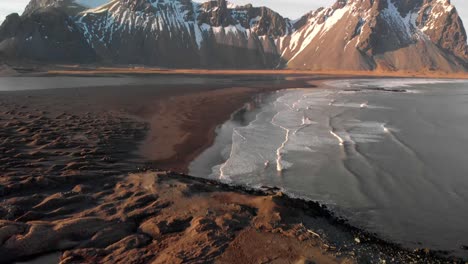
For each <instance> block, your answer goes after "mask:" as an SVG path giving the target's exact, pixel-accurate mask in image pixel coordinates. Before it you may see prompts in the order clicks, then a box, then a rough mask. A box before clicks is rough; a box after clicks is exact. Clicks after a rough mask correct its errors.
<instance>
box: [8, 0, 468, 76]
mask: <svg viewBox="0 0 468 264" xmlns="http://www.w3.org/2000/svg"><path fill="white" fill-rule="evenodd" d="M49 12H51V14H52V17H56V20H57V21H56V22H55V23H59V22H58V21H61V20H63V21H65V23H64V22H62V24H61V25H60V26H54V25H55V24H54V23H52V24H44V25H42V26H41V30H43V31H46V32H48V31H49V30H50V31H53V32H55V35H58V36H66V38H65V39H66V40H69V39H73V40H74V42H76V43H77V45H78V44H79V45H80V47H79V48H78V47H72V46H69V45H68V44H61V45H58V47H57V48H55V47H53V46H51V50H54V49H57V52H55V53H56V54H60V56H59V55H56V56H55V57H54V56H52V55H54V52H49V51H48V50H47V52H46V51H45V50H42V49H39V50H38V48H33V49H29V48H28V49H27V50H28V52H26V53H24V52H23V53H21V52H19V53H18V52H17V50H25V49H24V48H22V47H23V46H24V45H23V42H24V41H23V39H22V37H24V36H23V35H25V34H26V35H27V34H29V32H28V33H21V32H23V31H24V30H23V29H22V28H19V27H18V26H15V25H16V24H18V23H19V22H18V21H20V20H21V21H23V22H22V23H26V22H24V21H29V20H32V19H33V18H34V17H36V19H37V17H38V14H41V13H42V14H45V13H49ZM59 14H60V15H59ZM65 14H66V15H67V16H68V17H66V15H65ZM65 24H66V25H69V26H70V28H73V32H71V31H70V30H69V27H68V26H67V27H64V26H63V25H65ZM69 31H70V32H69ZM0 32H9V34H5V33H4V34H0V51H2V50H3V53H4V54H6V53H9V54H14V55H13V56H12V57H19V58H27V59H33V60H40V61H46V62H47V61H55V60H58V59H59V58H60V59H63V60H69V62H80V61H79V60H82V59H83V58H86V59H89V58H93V56H90V55H89V50H90V49H91V50H92V52H93V53H95V59H94V61H95V62H100V63H108V64H143V65H154V66H163V67H173V68H243V69H244V68H278V67H287V68H291V69H308V70H381V71H397V70H399V71H444V72H455V71H466V69H467V67H468V63H467V62H468V48H467V37H466V32H465V29H464V27H463V24H462V21H461V19H460V17H459V15H458V13H457V11H456V8H455V7H454V6H453V5H452V4H451V3H450V1H449V0H414V1H409V0H347V1H345V0H338V1H336V2H335V4H334V5H333V6H331V7H329V8H320V9H318V10H316V11H313V12H310V13H308V14H306V15H305V16H303V17H302V18H300V19H299V20H297V21H294V22H293V21H290V20H289V19H287V18H284V17H282V16H281V15H279V14H278V13H276V12H274V11H273V10H271V9H269V8H266V7H253V6H252V5H245V6H236V5H233V4H230V3H228V2H227V1H226V0H215V1H208V2H205V3H201V4H198V3H195V2H192V1H191V0H158V1H154V0H95V1H82V0H32V1H31V3H30V4H29V5H28V7H27V8H26V11H25V13H24V14H23V16H22V17H21V18H19V17H18V16H16V18H10V19H9V20H8V21H7V22H5V25H3V26H2V28H1V29H0ZM12 32H14V33H12ZM59 32H60V33H59ZM5 36H7V37H5ZM27 38H28V36H26V39H27ZM65 39H61V40H60V41H55V42H54V43H63V42H64V41H65ZM83 40H84V41H83ZM37 45H38V47H40V45H39V44H37ZM86 45H87V46H89V47H87V48H83V47H85V46H86ZM49 46H50V45H49ZM5 47H7V48H5ZM63 48H65V49H67V50H73V52H72V53H76V54H81V52H84V54H85V56H74V55H73V56H70V57H69V58H64V55H63V54H62V50H63ZM12 49H13V50H14V51H15V53H11V50H12ZM50 56H52V57H50Z"/></svg>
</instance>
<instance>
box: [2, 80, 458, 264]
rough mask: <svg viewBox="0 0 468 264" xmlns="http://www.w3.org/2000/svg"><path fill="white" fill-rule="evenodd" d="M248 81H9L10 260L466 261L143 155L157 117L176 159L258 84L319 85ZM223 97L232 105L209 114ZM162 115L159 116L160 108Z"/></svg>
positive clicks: (5, 109) (6, 198)
mask: <svg viewBox="0 0 468 264" xmlns="http://www.w3.org/2000/svg"><path fill="white" fill-rule="evenodd" d="M236 81H237V80H236ZM241 81H242V86H240V87H238V86H236V87H237V88H236V87H232V83H231V82H226V83H224V82H223V83H218V82H208V83H205V84H202V85H197V86H193V85H192V86H190V85H188V86H190V87H183V86H181V85H175V86H167V85H162V86H158V85H157V84H155V85H153V86H138V85H136V86H125V87H105V88H100V89H94V88H92V87H91V88H80V89H55V90H36V91H21V92H6V93H0V137H1V139H2V141H1V142H0V160H1V161H2V164H0V165H1V166H0V172H1V173H2V177H1V178H0V185H1V188H0V197H1V198H2V199H1V200H0V241H2V243H1V244H0V255H2V256H4V258H2V259H0V263H8V262H10V261H17V260H29V259H31V258H34V257H36V256H43V255H47V254H49V253H51V252H60V259H61V263H62V264H67V263H76V262H93V263H96V262H102V263H105V262H107V263H112V262H113V261H117V260H118V261H121V262H126V263H133V262H134V261H135V260H139V261H143V262H145V261H146V262H153V263H173V262H184V261H185V262H188V261H190V260H193V259H194V258H196V259H198V260H199V261H200V262H218V263H233V262H234V261H241V262H242V263H261V262H264V263H269V262H273V261H279V262H281V261H290V262H297V263H310V261H315V262H319V263H359V262H362V261H364V262H365V261H367V262H376V261H379V260H380V259H384V260H387V261H388V262H392V260H394V261H401V262H410V261H413V262H415V261H416V262H417V261H424V262H426V263H440V262H445V261H449V260H450V261H452V262H457V263H462V261H461V260H460V259H456V258H449V257H444V252H433V251H430V250H419V251H416V252H412V251H411V250H409V249H403V248H402V247H400V246H398V245H395V244H392V243H389V242H385V241H384V240H381V239H378V237H376V236H373V235H372V234H367V233H366V232H365V231H363V230H359V229H357V228H355V227H352V226H350V225H348V224H346V223H345V222H344V220H343V219H339V218H336V217H334V216H333V215H332V214H331V212H330V211H328V209H327V208H326V207H324V206H322V205H320V204H318V203H315V202H311V201H305V200H301V199H294V198H291V197H289V196H288V195H285V194H283V193H281V192H280V191H279V189H277V188H275V187H271V188H269V187H265V188H264V190H256V189H249V188H247V187H245V186H230V185H227V184H223V183H220V182H218V181H211V180H206V179H200V178H194V177H191V176H186V175H183V174H178V173H172V172H165V170H164V171H160V170H161V167H163V166H161V164H155V163H152V162H150V163H149V164H148V159H147V158H144V157H142V156H141V155H138V153H139V151H140V150H139V148H138V143H139V142H141V144H145V139H147V137H148V135H149V134H151V133H152V130H151V129H153V132H154V133H155V134H157V135H158V134H159V135H161V134H160V133H161V130H163V131H164V130H166V132H164V133H167V132H168V131H169V132H168V133H169V135H173V136H174V140H168V139H167V138H168V137H162V138H163V139H164V140H163V141H162V142H163V143H164V144H167V146H166V147H165V148H164V150H163V151H162V154H164V155H167V156H168V158H167V159H168V160H171V162H174V161H173V159H172V158H171V153H170V152H171V151H170V150H171V148H172V147H174V149H173V150H174V151H175V152H176V153H177V152H182V153H184V154H186V155H187V153H196V152H197V150H198V151H200V147H204V146H205V145H206V144H207V142H208V141H207V138H211V139H212V140H214V135H213V134H214V132H215V129H216V127H217V126H218V125H220V124H222V123H223V122H224V121H225V120H223V119H225V118H229V116H231V114H232V113H233V112H234V111H235V110H237V109H238V108H239V107H241V106H242V105H243V104H244V103H245V102H246V101H248V100H250V99H251V98H252V96H254V95H255V94H258V93H264V92H271V91H275V90H278V89H285V88H297V86H301V87H304V86H309V87H311V88H313V87H314V84H316V83H314V84H310V83H309V81H310V80H309V79H307V80H302V79H301V80H294V79H292V80H291V79H290V80H279V81H278V80H277V79H271V80H263V79H262V80H255V79H254V80H252V79H249V78H248V79H246V80H245V79H241ZM245 87H249V88H245ZM171 98H172V99H171ZM219 98H223V100H220V99H219ZM225 98H230V99H229V100H227V99H225ZM157 102H163V103H165V105H163V106H162V105H161V104H160V103H157ZM216 107H223V109H222V111H217V113H215V114H213V115H212V116H210V115H209V114H210V112H213V108H216ZM164 108H166V109H165V110H164ZM231 110H232V111H231ZM158 114H159V115H160V116H162V117H163V119H160V118H156V119H154V118H155V115H156V116H157V115H158ZM178 115H179V116H178ZM180 115H182V118H181V119H180V120H179V121H177V122H176V120H177V118H178V117H180ZM150 121H154V122H153V127H151V122H150ZM190 122H192V124H189V125H187V124H188V123H190ZM168 125H175V127H176V128H172V129H168V128H166V126H168ZM184 125H185V126H184ZM158 127H159V128H160V129H158ZM195 127H202V128H201V129H200V130H199V131H195V132H194V133H192V134H191V135H190V136H188V137H192V140H188V141H189V142H190V141H192V142H195V143H198V144H200V143H202V144H201V145H197V144H188V145H189V146H187V140H185V141H184V140H183V141H182V142H179V141H178V139H179V138H180V136H179V135H180V134H179V133H181V134H182V135H184V134H185V133H186V132H187V131H189V132H190V131H191V130H192V129H194V128H195ZM163 135H166V134H163ZM177 143H178V144H177ZM152 144H154V145H151V144H148V145H150V148H152V147H153V146H154V147H157V146H158V145H159V144H161V143H160V142H158V141H157V142H156V143H154V142H153V143H152ZM204 144H205V145H204ZM12 146H15V147H14V148H12ZM168 149H169V151H168ZM177 162H180V163H179V164H183V162H184V159H181V160H178V161H177ZM185 162H187V161H186V160H185ZM166 165H167V164H166ZM179 166H180V165H179ZM147 167H149V170H148V168H147ZM168 167H174V166H169V165H168ZM155 170H156V172H154V171H155ZM44 234H46V236H44ZM253 249H258V250H253Z"/></svg>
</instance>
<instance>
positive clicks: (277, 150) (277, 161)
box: [270, 112, 291, 172]
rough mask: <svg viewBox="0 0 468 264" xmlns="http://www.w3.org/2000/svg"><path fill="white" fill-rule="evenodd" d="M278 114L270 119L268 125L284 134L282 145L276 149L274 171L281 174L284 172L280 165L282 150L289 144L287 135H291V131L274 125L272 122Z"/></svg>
mask: <svg viewBox="0 0 468 264" xmlns="http://www.w3.org/2000/svg"><path fill="white" fill-rule="evenodd" d="M278 114H279V112H278V113H277V114H276V115H275V116H274V117H273V118H272V119H271V121H270V123H271V124H272V125H274V126H276V127H279V128H281V129H283V130H284V131H285V133H286V135H285V137H284V141H283V143H281V145H280V146H279V147H278V148H277V149H276V170H277V171H278V172H282V171H283V170H284V168H283V165H282V164H281V162H282V159H283V150H284V148H285V147H286V144H287V143H288V142H289V134H290V133H291V131H290V130H289V129H287V128H285V127H284V126H282V125H279V124H276V123H275V121H274V120H275V117H276V116H277V115H278Z"/></svg>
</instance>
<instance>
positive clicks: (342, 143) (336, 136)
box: [330, 130, 344, 146]
mask: <svg viewBox="0 0 468 264" xmlns="http://www.w3.org/2000/svg"><path fill="white" fill-rule="evenodd" d="M330 134H332V136H334V137H335V138H336V139H338V142H339V143H340V146H343V145H344V140H343V139H342V138H341V137H340V136H339V135H338V134H336V133H335V132H333V130H330Z"/></svg>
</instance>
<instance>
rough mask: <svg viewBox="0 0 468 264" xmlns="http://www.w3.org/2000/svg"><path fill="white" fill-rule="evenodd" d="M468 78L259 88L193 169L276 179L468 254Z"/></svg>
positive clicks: (373, 223) (364, 218)
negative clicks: (268, 90)
mask: <svg viewBox="0 0 468 264" xmlns="http://www.w3.org/2000/svg"><path fill="white" fill-rule="evenodd" d="M466 149H468V82H466V81H462V80H431V79H353V80H338V81H328V82H325V83H324V85H322V86H321V88H313V89H311V88H308V89H302V88H300V87H298V88H297V89H288V90H282V91H278V92H275V93H272V94H265V95H262V96H259V97H257V98H256V99H255V101H254V102H251V103H250V104H248V105H246V107H244V108H243V109H241V110H239V111H238V112H236V113H235V114H233V115H232V119H231V120H229V121H228V122H226V123H224V124H223V125H221V126H220V127H219V128H218V131H217V137H216V139H215V142H214V144H213V145H212V146H211V147H210V148H208V149H207V150H206V151H204V152H203V153H202V154H201V155H199V157H197V158H196V159H195V160H194V161H193V162H192V164H191V165H190V174H191V175H194V176H198V177H206V178H210V179H218V180H221V181H223V182H227V183H232V184H242V185H248V186H251V187H260V186H276V187H279V188H281V189H282V190H283V191H284V192H285V193H288V194H289V195H291V196H295V197H301V198H305V199H310V200H314V201H318V202H320V203H322V204H324V205H327V207H328V208H330V209H331V210H332V211H334V212H335V213H336V214H337V215H339V216H341V217H344V218H346V219H348V220H349V222H350V223H351V224H352V225H355V226H358V227H360V228H364V229H366V230H368V231H370V232H375V233H377V234H378V235H379V236H380V237H381V238H383V239H386V240H389V241H392V242H396V243H400V244H402V245H403V246H406V247H410V248H431V249H435V250H449V251H451V252H454V253H455V254H456V255H462V256H467V255H468V251H466V250H464V249H463V247H465V246H466V245H468V225H466V221H467V219H468V192H467V190H468V155H467V154H466Z"/></svg>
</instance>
